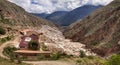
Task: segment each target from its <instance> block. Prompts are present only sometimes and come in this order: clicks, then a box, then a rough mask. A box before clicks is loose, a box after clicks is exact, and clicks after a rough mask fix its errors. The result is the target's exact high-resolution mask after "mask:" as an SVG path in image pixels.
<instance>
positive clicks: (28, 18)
mask: <svg viewBox="0 0 120 65" xmlns="http://www.w3.org/2000/svg"><path fill="white" fill-rule="evenodd" d="M41 25H49V26H55V25H54V24H53V23H51V22H48V21H46V20H44V19H42V18H38V17H36V16H33V15H32V14H29V13H27V12H26V11H25V10H24V9H22V8H21V7H19V6H17V5H15V4H13V3H10V2H8V1H7V0H0V26H4V27H5V26H10V27H13V26H14V27H15V26H16V27H29V26H30V27H40V26H41Z"/></svg>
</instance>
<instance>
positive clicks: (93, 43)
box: [91, 40, 100, 46]
mask: <svg viewBox="0 0 120 65" xmlns="http://www.w3.org/2000/svg"><path fill="white" fill-rule="evenodd" d="M99 43H100V42H99V41H97V40H94V41H91V44H92V45H93V46H96V45H98V44H99Z"/></svg>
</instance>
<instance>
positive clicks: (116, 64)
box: [105, 54, 120, 65]
mask: <svg viewBox="0 0 120 65" xmlns="http://www.w3.org/2000/svg"><path fill="white" fill-rule="evenodd" d="M105 65H120V54H118V55H113V56H112V57H111V58H110V59H109V60H108V62H106V64H105Z"/></svg>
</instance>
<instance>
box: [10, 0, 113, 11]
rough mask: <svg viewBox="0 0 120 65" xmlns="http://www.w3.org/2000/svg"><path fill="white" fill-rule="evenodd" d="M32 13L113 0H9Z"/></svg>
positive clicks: (104, 3)
mask: <svg viewBox="0 0 120 65" xmlns="http://www.w3.org/2000/svg"><path fill="white" fill-rule="evenodd" d="M8 1H10V2H13V3H15V4H17V5H19V6H21V7H22V8H24V9H25V10H26V11H27V12H30V13H52V12H55V11H71V10H73V9H75V8H77V7H80V6H83V5H87V4H90V5H95V6H97V5H107V4H109V3H110V2H111V1H113V0H8Z"/></svg>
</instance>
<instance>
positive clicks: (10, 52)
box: [3, 46, 17, 61]
mask: <svg viewBox="0 0 120 65" xmlns="http://www.w3.org/2000/svg"><path fill="white" fill-rule="evenodd" d="M16 50H17V48H15V47H14V46H7V47H5V48H4V50H3V54H4V55H5V56H7V57H9V58H10V60H11V61H14V59H16V55H15V54H14V51H16Z"/></svg>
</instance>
